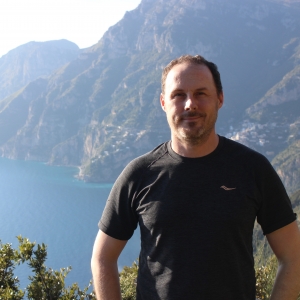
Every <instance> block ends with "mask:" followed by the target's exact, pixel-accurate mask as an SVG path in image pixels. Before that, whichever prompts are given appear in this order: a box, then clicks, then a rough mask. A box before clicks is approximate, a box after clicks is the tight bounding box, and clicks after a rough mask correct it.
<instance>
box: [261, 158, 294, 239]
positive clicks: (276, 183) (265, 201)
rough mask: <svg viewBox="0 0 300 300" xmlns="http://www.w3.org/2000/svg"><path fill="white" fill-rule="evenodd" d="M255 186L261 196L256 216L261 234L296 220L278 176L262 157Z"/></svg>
mask: <svg viewBox="0 0 300 300" xmlns="http://www.w3.org/2000/svg"><path fill="white" fill-rule="evenodd" d="M256 174H257V175H256V180H257V185H258V187H259V190H260V195H261V205H260V208H259V210H258V214H257V221H258V223H259V224H260V225H261V227H262V230H263V233H264V234H268V233H271V232H273V231H275V230H277V229H279V228H281V227H284V226H286V225H288V224H290V223H292V222H293V221H295V220H296V217H297V216H296V214H295V213H294V212H293V209H292V205H291V201H290V199H289V197H288V195H287V192H286V190H285V188H284V186H283V183H282V182H281V180H280V178H279V176H278V174H277V173H276V171H275V170H274V168H273V167H272V165H271V164H270V162H269V161H268V160H267V159H266V158H265V157H263V158H262V159H261V162H260V165H259V172H256Z"/></svg>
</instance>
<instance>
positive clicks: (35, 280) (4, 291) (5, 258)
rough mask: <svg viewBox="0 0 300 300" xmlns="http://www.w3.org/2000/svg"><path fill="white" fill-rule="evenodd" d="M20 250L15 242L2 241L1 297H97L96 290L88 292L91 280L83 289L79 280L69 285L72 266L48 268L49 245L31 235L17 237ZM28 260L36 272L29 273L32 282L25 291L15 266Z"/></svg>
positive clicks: (8, 299) (67, 299) (36, 299)
mask: <svg viewBox="0 0 300 300" xmlns="http://www.w3.org/2000/svg"><path fill="white" fill-rule="evenodd" d="M17 239H18V241H19V246H18V250H14V249H13V248H12V245H11V244H2V243H1V241H0V300H2V299H3V300H4V299H5V300H21V299H24V297H25V296H26V297H27V299H32V300H42V299H45V300H58V299H61V300H70V299H72V300H77V299H78V300H84V299H91V300H93V299H94V300H95V299H96V298H95V294H94V292H90V293H88V290H89V289H90V287H91V282H90V283H89V285H88V286H87V287H85V288H84V289H83V290H81V289H80V287H79V286H78V284H77V283H73V284H72V285H71V286H70V287H66V286H65V278H66V277H67V275H68V274H69V272H70V271H71V267H68V268H62V269H60V270H59V271H58V270H53V269H51V268H47V267H46V265H45V261H46V259H47V246H46V245H45V244H41V245H40V244H36V243H35V242H33V243H32V242H30V241H29V240H28V239H27V238H22V237H21V236H18V237H17ZM25 262H26V263H27V265H28V267H29V268H30V269H31V271H32V272H33V275H32V276H29V281H30V283H29V284H28V286H27V288H26V289H25V291H22V290H21V289H20V287H19V279H18V277H15V276H14V271H15V267H16V266H17V265H20V264H21V263H22V264H23V263H25Z"/></svg>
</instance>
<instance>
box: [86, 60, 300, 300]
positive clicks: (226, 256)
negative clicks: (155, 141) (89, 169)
mask: <svg viewBox="0 0 300 300" xmlns="http://www.w3.org/2000/svg"><path fill="white" fill-rule="evenodd" d="M223 101H224V96H223V90H222V84H221V80H220V74H219V72H218V69H217V67H216V65H214V64H213V63H211V62H208V61H206V60H205V59H204V58H203V57H201V56H198V55H197V56H190V55H186V56H182V57H180V58H178V59H176V60H174V61H172V62H171V63H170V64H169V65H168V66H167V67H166V68H165V70H164V71H163V75H162V94H161V97H160V102H161V106H162V109H163V110H164V111H165V113H166V116H167V120H168V123H169V125H170V128H171V141H170V142H167V143H164V144H162V145H160V146H158V147H157V148H156V149H154V150H153V151H152V152H150V153H147V154H145V155H143V156H141V157H139V158H137V159H135V160H133V161H132V162H131V163H130V164H129V165H128V166H127V167H126V168H125V169H124V171H123V172H122V174H121V175H120V176H119V178H118V179H117V181H116V183H115V185H114V187H113V188H112V191H111V193H110V196H109V198H108V201H107V204H106V207H105V210H104V213H103V216H102V218H101V220H100V222H99V228H100V230H99V233H98V235H97V238H96V241H95V245H94V250H93V257H92V271H93V277H94V286H95V290H96V294H97V297H98V298H97V299H108V300H115V299H121V296H120V287H119V280H118V268H117V259H118V256H119V255H120V253H121V251H122V249H123V247H124V246H125V244H126V241H127V240H128V239H130V237H131V236H132V234H133V231H134V230H135V228H136V227H137V224H139V226H140V231H141V252H140V257H139V274H138V279H137V299H138V300H141V299H147V300H155V299H172V300H173V299H204V300H208V299H212V300H217V299H226V300H227V299H230V300H231V299H233V300H236V299H239V300H241V299H247V300H250V299H251V300H254V299H255V272H254V261H253V253H252V252H253V251H252V232H253V225H254V221H255V219H256V218H257V220H258V222H259V223H260V225H261V227H262V229H263V232H264V234H266V236H267V239H268V241H269V243H270V245H271V247H272V249H273V251H274V253H275V254H276V256H277V258H278V261H279V268H278V274H277V278H276V281H275V285H274V289H273V294H272V297H271V299H272V300H275V299H280V300H283V299H284V300H289V299H291V300H292V299H293V300H294V299H296V298H297V295H298V292H299V291H300V255H299V254H300V234H299V230H298V227H297V225H296V222H295V219H296V217H295V215H294V213H293V211H292V209H291V204H290V201H289V199H288V196H287V194H286V192H285V190H284V187H283V185H282V183H281V181H280V179H279V178H278V176H277V174H276V172H275V171H274V169H273V168H272V167H271V166H270V163H269V162H268V161H267V159H266V158H265V157H263V156H262V155H261V154H258V153H257V152H255V151H253V150H250V149H249V148H247V147H245V146H243V145H240V144H238V143H236V142H233V141H231V140H228V139H226V138H224V137H221V136H218V135H217V134H216V132H215V123H216V120H217V115H218V110H219V109H220V108H221V107H222V105H223Z"/></svg>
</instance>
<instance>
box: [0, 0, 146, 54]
mask: <svg viewBox="0 0 300 300" xmlns="http://www.w3.org/2000/svg"><path fill="white" fill-rule="evenodd" d="M140 2H141V0H126V1H124V0H110V1H104V0H52V1H41V0H27V1H24V0H10V1H3V2H1V4H0V27H1V28H3V29H4V30H1V31H0V41H1V43H0V57H1V56H2V55H4V54H6V53H7V52H8V51H9V50H11V49H13V48H16V47H18V46H20V45H22V44H25V43H27V42H30V41H49V40H59V39H67V40H69V41H72V42H74V43H75V44H77V45H78V46H79V48H86V47H89V46H92V45H94V44H96V43H97V42H98V41H99V40H100V38H101V37H102V35H103V34H104V32H105V31H106V30H107V29H108V28H109V27H110V26H112V25H114V24H115V23H117V22H118V21H119V20H121V19H122V17H123V16H124V14H125V12H126V11H130V10H133V9H134V8H136V7H137V6H138V4H139V3H140Z"/></svg>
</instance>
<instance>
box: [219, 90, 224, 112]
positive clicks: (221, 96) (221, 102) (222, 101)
mask: <svg viewBox="0 0 300 300" xmlns="http://www.w3.org/2000/svg"><path fill="white" fill-rule="evenodd" d="M218 100H219V101H218V108H219V109H220V108H221V107H222V106H223V103H224V94H223V92H221V93H220V94H219V95H218Z"/></svg>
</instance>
